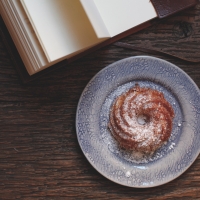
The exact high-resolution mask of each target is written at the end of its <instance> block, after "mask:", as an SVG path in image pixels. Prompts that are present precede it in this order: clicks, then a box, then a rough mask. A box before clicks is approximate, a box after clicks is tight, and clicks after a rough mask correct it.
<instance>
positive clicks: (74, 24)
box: [21, 0, 102, 62]
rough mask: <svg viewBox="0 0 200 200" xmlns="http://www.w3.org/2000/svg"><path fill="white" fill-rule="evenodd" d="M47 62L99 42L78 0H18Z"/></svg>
mask: <svg viewBox="0 0 200 200" xmlns="http://www.w3.org/2000/svg"><path fill="white" fill-rule="evenodd" d="M21 2H22V4H23V6H24V8H25V10H26V12H27V15H28V16H29V18H30V21H31V23H32V25H33V28H34V30H35V32H36V34H37V36H38V38H39V41H40V43H41V45H42V47H43V49H44V52H45V54H46V56H47V58H48V60H49V61H50V62H51V61H55V60H57V59H60V58H62V57H66V56H67V55H70V54H73V53H74V52H76V51H80V50H81V49H85V48H88V47H90V46H92V45H95V44H97V43H99V42H100V41H102V39H99V38H97V36H96V34H95V31H94V29H93V27H92V25H91V23H90V21H89V19H88V17H87V15H86V13H85V11H84V9H83V7H82V5H81V3H80V1H79V0H21Z"/></svg>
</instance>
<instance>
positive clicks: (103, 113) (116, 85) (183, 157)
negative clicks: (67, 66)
mask: <svg viewBox="0 0 200 200" xmlns="http://www.w3.org/2000/svg"><path fill="white" fill-rule="evenodd" d="M135 83H138V84H139V85H140V86H146V87H150V88H153V89H156V90H158V91H161V92H163V94H164V96H165V98H166V99H167V100H168V101H169V102H170V104H171V105H172V107H173V109H174V111H175V118H174V120H173V130H172V134H171V137H170V139H169V141H168V142H167V144H165V145H164V146H163V147H161V148H160V149H159V150H158V151H157V152H156V153H155V154H154V155H153V156H152V157H149V158H148V157H146V158H143V159H140V160H138V159H136V157H135V156H134V155H133V154H132V153H131V152H127V151H124V150H122V149H121V148H120V147H119V146H118V145H117V143H116V142H115V140H114V139H113V137H112V135H111V133H110V131H109V130H108V128H107V126H108V120H109V110H110V107H111V105H112V103H113V101H114V100H115V98H116V97H117V96H119V95H120V94H122V93H123V92H125V91H127V90H128V89H129V88H131V87H133V86H134V85H135ZM76 131H77V137H78V142H79V144H80V147H81V149H82V151H83V153H84V155H85V156H86V158H87V159H88V161H89V162H90V163H91V164H92V166H93V167H94V168H95V169H96V170H97V171H98V172H99V173H101V174H102V175H103V176H105V177H106V178H108V179H110V180H111V181H114V182H116V183H118V184H121V185H125V186H129V187H137V188H147V187H155V186H158V185H162V184H165V183H167V182H169V181H171V180H173V179H175V178H177V177H178V176H179V175H181V174H182V173H183V172H184V171H185V170H186V169H188V167H189V166H190V165H191V164H192V163H193V162H194V161H195V159H196V158H197V156H198V155H199V153H200V91H199V89H198V87H197V86H196V84H195V83H194V82H193V81H192V79H191V78H190V77H189V76H188V75H187V74H186V73H185V72H183V71H182V70H181V69H179V68H178V67H176V66H175V65H173V64H171V63H169V62H167V61H164V60H161V59H158V58H154V57H148V56H136V57H130V58H126V59H123V60H120V61H118V62H115V63H113V64H111V65H109V66H107V67H106V68H104V69H103V70H101V71H100V72H99V73H98V74H96V76H95V77H94V78H93V79H92V80H91V81H90V82H89V83H88V85H87V86H86V88H85V89H84V91H83V93H82V95H81V97H80V100H79V103H78V107H77V113H76Z"/></svg>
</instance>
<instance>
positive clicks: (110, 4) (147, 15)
mask: <svg viewBox="0 0 200 200" xmlns="http://www.w3.org/2000/svg"><path fill="white" fill-rule="evenodd" d="M81 2H82V3H83V5H84V7H88V10H89V8H90V7H89V5H88V4H89V3H90V4H91V2H93V3H94V4H95V6H96V8H97V9H98V11H99V13H98V14H99V15H100V16H101V18H102V20H103V23H104V24H105V27H106V28H107V30H108V33H109V35H110V36H111V37H113V36H115V35H118V34H119V33H122V32H124V31H126V30H128V29H130V28H133V27H135V26H137V25H139V24H142V23H144V22H146V21H149V20H151V19H153V18H155V17H157V14H156V11H155V9H154V7H153V5H152V3H151V2H150V0H81ZM88 17H89V18H90V21H91V23H93V21H94V20H93V18H95V17H97V16H96V14H95V15H94V14H92V12H89V11H88ZM93 26H94V28H95V25H94V24H93ZM98 31H99V30H98V29H96V32H98Z"/></svg>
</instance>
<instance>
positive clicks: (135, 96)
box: [108, 85, 174, 154]
mask: <svg viewBox="0 0 200 200" xmlns="http://www.w3.org/2000/svg"><path fill="white" fill-rule="evenodd" d="M141 117H143V118H144V120H142V122H141V121H140V118H141ZM173 118H174V111H173V108H172V106H171V105H170V104H169V103H168V102H167V101H166V99H165V98H164V95H163V94H162V93H161V92H159V91H156V90H153V89H150V88H141V87H140V86H139V85H136V86H135V87H133V88H131V89H130V90H128V91H127V92H126V93H124V94H122V95H120V96H119V97H118V98H117V99H116V101H115V102H114V104H113V105H112V108H111V110H110V121H109V125H108V127H109V129H110V131H111V133H112V135H113V136H114V138H115V139H116V140H117V141H118V142H119V144H120V146H121V147H123V148H125V149H129V150H135V151H138V152H142V153H148V154H150V153H153V152H154V151H156V150H157V149H158V148H159V147H161V145H162V144H163V143H165V142H166V141H167V140H168V139H169V137H170V135H171V131H172V120H173ZM143 122H144V123H143Z"/></svg>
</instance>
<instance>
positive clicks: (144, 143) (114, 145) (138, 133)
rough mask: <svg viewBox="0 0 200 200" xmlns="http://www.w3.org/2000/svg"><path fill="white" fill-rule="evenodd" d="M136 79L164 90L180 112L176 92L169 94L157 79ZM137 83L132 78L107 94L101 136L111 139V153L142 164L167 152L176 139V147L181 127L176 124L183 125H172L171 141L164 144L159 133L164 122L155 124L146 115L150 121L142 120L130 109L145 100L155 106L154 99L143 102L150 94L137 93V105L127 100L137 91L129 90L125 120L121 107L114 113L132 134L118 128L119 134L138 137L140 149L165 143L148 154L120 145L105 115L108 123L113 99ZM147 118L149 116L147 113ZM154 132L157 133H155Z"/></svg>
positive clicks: (131, 138)
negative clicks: (156, 81) (175, 96)
mask: <svg viewBox="0 0 200 200" xmlns="http://www.w3.org/2000/svg"><path fill="white" fill-rule="evenodd" d="M137 82H138V83H139V85H140V86H141V87H150V88H152V89H155V90H158V91H161V92H162V93H163V94H164V95H165V96H166V99H167V100H168V101H169V102H172V103H171V105H172V107H173V109H174V110H176V112H181V111H180V107H179V104H178V102H177V101H176V99H175V98H174V97H173V95H171V94H170V92H169V91H167V90H165V89H164V88H163V87H162V86H160V85H157V84H155V83H153V84H152V83H151V82H149V81H137ZM135 83H136V82H130V83H127V84H124V85H122V86H120V87H118V88H117V89H116V90H115V91H113V92H112V93H111V94H110V95H109V96H108V97H107V98H106V100H105V102H104V104H103V105H102V110H101V116H103V118H104V126H102V127H103V128H101V139H103V141H104V142H105V143H107V144H108V141H109V145H108V148H109V150H110V151H111V152H112V153H114V154H116V155H117V156H119V157H121V158H123V159H125V160H127V161H128V162H133V163H138V164H139V163H147V162H153V161H155V160H157V159H160V158H162V157H163V156H164V155H165V154H166V153H167V152H169V151H172V150H173V149H172V148H169V146H170V144H171V143H172V142H173V148H175V146H176V140H177V138H176V136H177V131H178V130H177V128H178V129H179V130H180V129H181V127H178V126H177V127H175V126H173V130H172V134H171V137H170V138H169V141H168V142H167V143H164V144H161V140H162V138H161V137H160V134H159V133H161V132H162V131H163V126H162V125H161V124H156V126H155V124H154V123H153V122H151V120H149V119H145V120H147V121H148V120H149V121H148V122H147V123H144V124H139V123H138V119H137V118H136V116H135V114H133V113H130V112H129V109H130V107H131V108H135V109H136V107H137V106H138V105H142V104H143V105H144V106H145V108H152V107H153V106H154V105H153V103H151V102H148V103H145V104H144V102H146V101H147V99H148V95H146V96H140V95H138V96H137V97H136V98H135V100H136V99H137V102H138V104H137V105H135V104H133V103H132V104H130V103H129V101H128V100H131V99H133V98H134V94H130V95H128V96H127V99H126V100H125V101H124V104H123V110H124V113H123V117H124V118H123V120H122V115H121V113H120V112H121V111H120V110H119V109H116V113H115V114H116V119H117V120H118V122H119V125H120V126H121V127H123V129H124V130H125V131H126V132H128V133H129V134H130V135H124V134H123V133H121V132H119V131H118V133H117V134H118V135H120V137H122V138H124V139H125V140H126V139H129V140H134V141H135V140H137V141H139V145H138V148H141V149H145V148H147V147H148V146H149V143H152V142H153V143H154V145H157V147H160V146H161V145H163V146H162V147H161V148H160V149H158V150H157V151H156V152H153V151H151V152H150V151H149V152H150V153H149V154H146V153H142V152H140V153H139V152H137V151H135V150H126V149H123V148H121V146H120V145H119V144H118V142H116V139H114V138H113V136H112V135H111V134H110V130H109V129H108V127H107V126H106V123H105V118H106V121H107V123H109V112H110V108H111V105H112V104H113V102H114V99H116V98H117V97H118V96H120V95H121V94H122V93H124V92H125V91H127V90H128V89H130V88H132V87H133V86H134V85H135ZM159 107H160V105H159V104H158V105H157V109H156V110H155V112H159ZM179 116H180V115H179ZM146 118H148V116H147V117H146ZM160 118H161V119H164V118H165V116H164V115H163V114H161V115H160ZM133 119H134V120H133ZM174 120H175V121H177V120H179V121H180V119H176V116H175V119H174ZM138 124H139V126H138ZM113 128H115V127H113ZM155 130H156V131H155ZM155 132H156V133H157V134H155Z"/></svg>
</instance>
